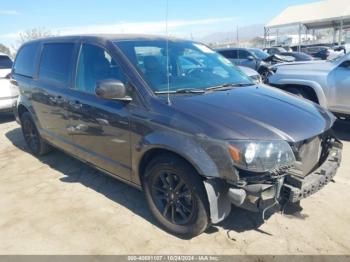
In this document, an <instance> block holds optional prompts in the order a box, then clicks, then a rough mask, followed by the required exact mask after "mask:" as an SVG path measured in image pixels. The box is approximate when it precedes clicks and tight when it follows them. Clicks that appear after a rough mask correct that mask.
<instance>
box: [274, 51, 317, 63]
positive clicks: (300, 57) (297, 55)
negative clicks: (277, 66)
mask: <svg viewBox="0 0 350 262" xmlns="http://www.w3.org/2000/svg"><path fill="white" fill-rule="evenodd" d="M280 55H282V56H291V57H293V58H294V60H295V61H296V62H298V61H312V60H317V59H318V58H315V57H313V56H311V55H308V54H306V53H303V52H283V53H280Z"/></svg>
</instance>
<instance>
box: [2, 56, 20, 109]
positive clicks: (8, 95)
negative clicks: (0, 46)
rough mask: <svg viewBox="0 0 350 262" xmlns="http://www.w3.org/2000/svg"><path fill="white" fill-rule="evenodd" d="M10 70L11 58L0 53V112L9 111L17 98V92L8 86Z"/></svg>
mask: <svg viewBox="0 0 350 262" xmlns="http://www.w3.org/2000/svg"><path fill="white" fill-rule="evenodd" d="M11 68H12V60H11V58H10V57H9V56H8V55H6V54H3V53H0V112H3V111H11V110H12V106H13V105H14V103H15V101H16V99H17V96H18V92H17V90H14V88H13V87H11V84H10V78H11Z"/></svg>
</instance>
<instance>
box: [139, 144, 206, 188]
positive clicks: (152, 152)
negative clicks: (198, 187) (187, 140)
mask: <svg viewBox="0 0 350 262" xmlns="http://www.w3.org/2000/svg"><path fill="white" fill-rule="evenodd" d="M162 154H168V155H173V156H175V157H178V158H180V159H182V160H183V161H185V162H187V163H188V164H189V165H191V166H192V167H193V168H194V169H195V170H196V172H197V173H198V175H199V176H200V177H202V179H204V174H203V172H202V170H201V169H200V168H199V167H198V165H197V164H196V163H195V162H194V161H192V160H191V159H188V157H186V156H184V155H183V154H181V153H180V152H178V151H177V150H175V149H172V148H168V147H160V146H158V147H157V146H155V147H152V148H150V149H149V150H147V151H145V152H144V153H143V155H142V157H141V159H140V161H139V163H138V169H137V170H138V174H137V175H138V177H139V179H140V182H141V181H142V178H143V176H144V174H145V171H146V167H147V164H148V163H149V162H150V161H151V160H152V159H154V158H155V157H157V156H160V155H162Z"/></svg>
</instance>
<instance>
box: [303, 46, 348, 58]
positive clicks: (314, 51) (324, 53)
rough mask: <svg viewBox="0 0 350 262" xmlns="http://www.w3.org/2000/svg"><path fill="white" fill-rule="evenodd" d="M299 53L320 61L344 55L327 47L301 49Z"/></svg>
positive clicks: (342, 52)
mask: <svg viewBox="0 0 350 262" xmlns="http://www.w3.org/2000/svg"><path fill="white" fill-rule="evenodd" d="M301 51H302V52H304V53H307V54H309V55H311V56H313V57H315V58H319V59H322V60H327V59H333V58H336V57H338V56H341V55H344V51H339V50H338V51H335V50H334V49H333V48H331V47H329V46H309V47H303V48H301Z"/></svg>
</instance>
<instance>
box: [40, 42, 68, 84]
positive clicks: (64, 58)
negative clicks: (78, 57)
mask: <svg viewBox="0 0 350 262" xmlns="http://www.w3.org/2000/svg"><path fill="white" fill-rule="evenodd" d="M73 51H74V44H73V43H55V44H45V45H44V47H43V51H42V54H41V61H40V69H39V78H40V79H44V80H50V81H55V82H59V83H62V84H67V83H68V81H69V79H70V74H71V71H72V70H71V69H72V61H73Z"/></svg>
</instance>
